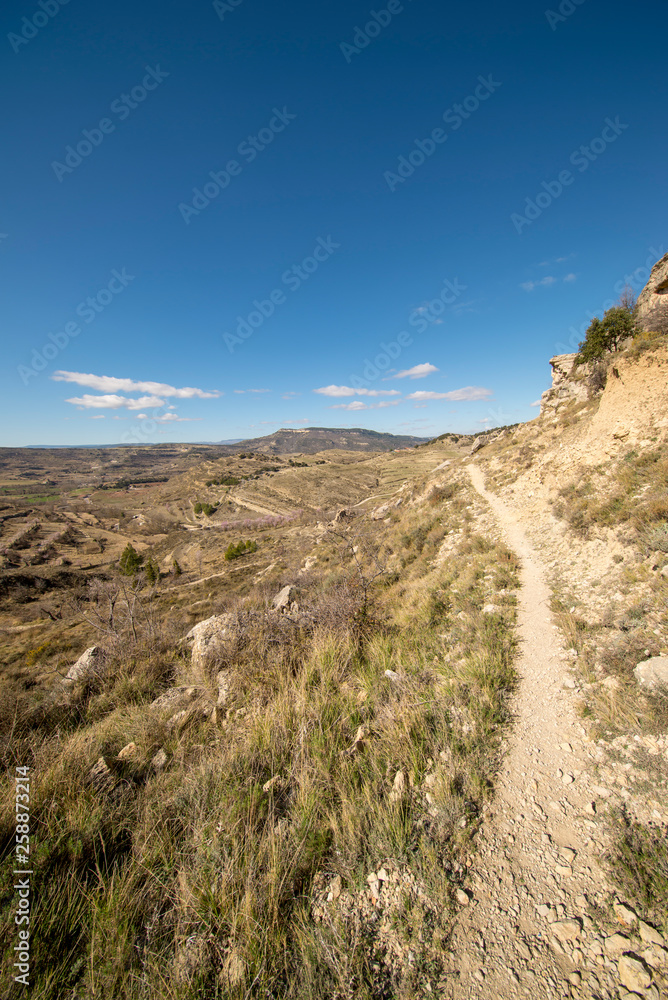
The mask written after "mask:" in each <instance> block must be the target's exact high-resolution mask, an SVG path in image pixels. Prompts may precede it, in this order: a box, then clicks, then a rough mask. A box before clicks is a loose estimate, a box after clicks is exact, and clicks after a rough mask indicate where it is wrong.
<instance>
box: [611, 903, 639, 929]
mask: <svg viewBox="0 0 668 1000" xmlns="http://www.w3.org/2000/svg"><path fill="white" fill-rule="evenodd" d="M612 908H613V910H614V911H615V916H616V917H617V919H618V920H619V922H620V924H624V926H625V927H635V925H636V924H637V923H638V914H637V913H636V912H635V910H632V909H631V907H630V906H626V904H625V903H614V904H613V907H612Z"/></svg>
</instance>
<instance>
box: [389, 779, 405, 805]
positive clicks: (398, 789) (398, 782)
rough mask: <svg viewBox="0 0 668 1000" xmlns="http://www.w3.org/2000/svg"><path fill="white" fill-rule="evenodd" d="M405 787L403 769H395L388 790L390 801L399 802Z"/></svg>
mask: <svg viewBox="0 0 668 1000" xmlns="http://www.w3.org/2000/svg"><path fill="white" fill-rule="evenodd" d="M405 789H406V779H405V777H404V772H403V771H397V773H396V774H395V776H394V781H393V783H392V791H391V792H390V802H399V801H400V799H402V798H403V794H404V791H405Z"/></svg>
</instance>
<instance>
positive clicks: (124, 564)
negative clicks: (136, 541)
mask: <svg viewBox="0 0 668 1000" xmlns="http://www.w3.org/2000/svg"><path fill="white" fill-rule="evenodd" d="M143 562H144V557H143V556H142V555H140V553H139V552H137V550H136V549H135V547H134V546H133V545H131V544H130V543H129V542H128V544H127V545H126V546H125V548H124V549H123V552H122V554H121V558H120V559H119V561H118V568H119V570H120V571H121V573H122V574H123V576H135V575H136V574H137V573H138V572H139V570H140V569H141V565H142V563H143Z"/></svg>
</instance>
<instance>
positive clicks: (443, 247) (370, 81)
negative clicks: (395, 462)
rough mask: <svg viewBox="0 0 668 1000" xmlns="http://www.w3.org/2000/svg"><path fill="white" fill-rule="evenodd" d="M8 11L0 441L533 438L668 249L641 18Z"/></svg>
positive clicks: (580, 10) (661, 154)
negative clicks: (608, 310) (353, 432)
mask: <svg viewBox="0 0 668 1000" xmlns="http://www.w3.org/2000/svg"><path fill="white" fill-rule="evenodd" d="M372 12H374V13H372ZM1 17H2V32H1V34H2V39H1V42H2V44H3V45H4V53H3V59H2V69H1V72H2V84H3V86H2V93H3V94H4V98H3V103H4V108H3V112H4V120H5V128H4V139H5V142H4V147H5V155H4V157H3V158H2V163H1V164H0V173H1V175H2V191H3V195H4V197H3V208H2V212H1V214H0V268H2V274H3V281H2V292H1V296H2V310H1V314H0V324H1V325H0V336H2V344H3V358H4V362H5V363H4V365H3V370H2V385H1V386H0V392H1V396H0V398H1V400H2V404H1V405H2V408H3V413H2V437H1V439H0V444H2V445H25V444H90V443H101V444H103V443H118V442H122V441H128V442H132V441H146V442H149V441H201V440H207V441H216V440H224V439H229V438H243V437H250V436H257V435H261V434H265V433H269V432H271V431H273V430H275V429H276V428H277V427H280V426H295V427H298V426H308V425H315V426H365V427H370V428H373V429H377V430H389V431H393V432H395V433H413V434H420V435H432V434H438V433H443V432H444V431H447V430H459V431H471V430H475V429H480V428H481V427H484V426H490V425H495V424H504V423H511V422H516V421H519V420H528V419H531V418H532V417H534V416H535V415H536V412H537V411H536V409H535V408H532V407H531V403H532V402H535V401H536V399H537V398H538V397H539V396H540V393H541V391H542V390H543V389H545V388H547V386H548V385H549V381H550V371H549V365H548V359H549V358H550V357H551V356H552V355H553V354H555V353H560V352H562V351H565V350H567V349H573V347H575V346H576V344H577V339H578V336H577V331H579V330H581V329H584V327H585V326H586V323H587V321H588V316H589V315H590V314H595V313H599V314H600V313H601V311H602V309H603V307H604V306H605V305H609V304H610V303H611V301H612V300H614V299H615V298H616V297H617V295H618V293H619V290H620V289H621V285H622V284H623V282H624V280H625V278H630V279H631V283H632V284H633V285H635V288H636V291H638V290H639V289H640V287H642V284H643V283H644V281H645V280H646V277H647V270H646V267H647V262H648V261H649V262H650V264H651V263H652V261H653V260H654V259H656V258H657V257H658V256H660V254H661V253H663V252H665V250H666V249H668V225H667V222H668V219H667V207H668V199H667V198H666V194H667V193H668V192H667V191H666V170H665V164H666V162H667V161H668V130H667V129H666V114H665V108H666V89H667V86H666V79H665V37H666V28H667V22H668V11H667V9H666V6H665V3H663V2H659V0H655V2H648V3H647V4H645V5H644V6H643V8H642V16H639V17H637V18H634V16H633V13H632V12H630V11H629V9H628V5H626V4H624V5H623V4H622V3H620V2H617V0H612V2H607V3H603V0H584V2H580V3H579V4H576V3H575V2H574V0H561V4H560V5H557V4H555V5H553V6H552V7H547V8H546V5H545V0H543V3H531V2H528V0H519V2H518V3H516V4H514V5H513V6H512V7H511V8H507V7H503V6H500V5H498V4H496V3H491V2H487V0H485V2H480V3H477V4H471V5H450V4H445V5H436V4H433V3H432V4H428V3H427V2H426V0H403V2H401V0H391V2H390V3H387V2H385V0H381V2H380V3H378V4H376V5H375V6H372V5H370V4H368V3H367V2H366V0H337V3H336V4H334V3H331V4H323V5H315V4H312V3H308V4H307V3H303V2H301V0H295V2H294V3H293V4H291V5H289V7H288V8H286V6H285V5H281V4H272V3H270V2H269V0H231V2H224V0H217V3H215V4H213V3H210V2H204V0H203V2H201V3H194V4H192V3H191V4H186V3H184V2H183V0H180V2H177V0H161V2H160V3H158V2H157V0H147V2H145V3H142V4H135V3H133V4H130V3H127V2H124V0H119V2H118V3H116V4H111V5H99V4H98V5H92V6H91V5H84V4H81V3H77V2H76V0H74V2H68V3H67V4H65V5H62V6H61V5H60V4H59V2H58V0H41V2H38V0H34V2H33V0H25V2H21V3H18V4H15V5H12V7H11V9H10V8H9V7H7V8H4V10H3V13H2V15H1ZM581 147H585V149H584V150H582V149H581ZM318 390H320V391H318Z"/></svg>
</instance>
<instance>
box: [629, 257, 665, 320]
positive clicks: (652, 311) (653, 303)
mask: <svg viewBox="0 0 668 1000" xmlns="http://www.w3.org/2000/svg"><path fill="white" fill-rule="evenodd" d="M636 322H637V323H638V326H639V327H640V328H641V329H642V330H648V331H654V332H656V333H668V253H666V254H664V255H663V257H662V258H661V260H658V261H657V262H656V264H655V265H654V267H653V268H652V271H651V273H650V276H649V281H648V282H647V284H646V285H645V287H644V288H643V290H642V292H641V293H640V295H639V296H638V303H637V306H636Z"/></svg>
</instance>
